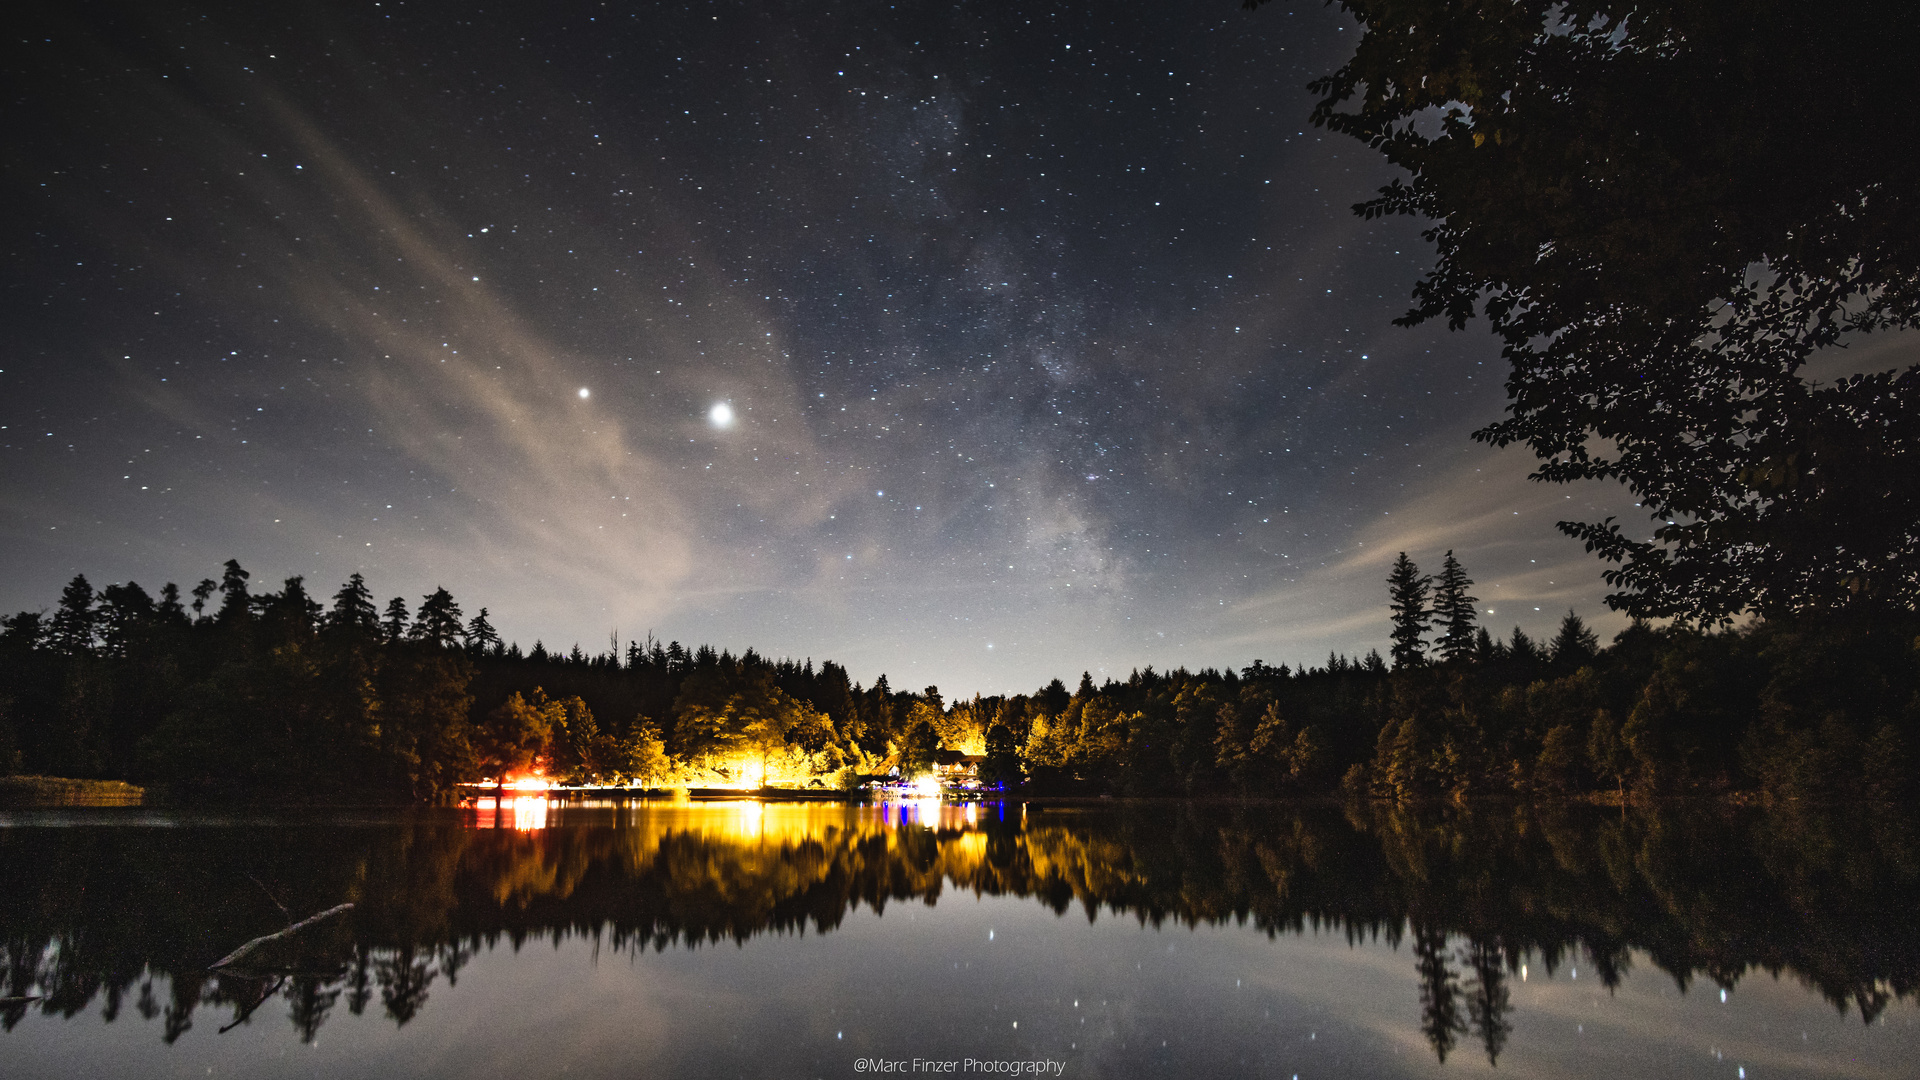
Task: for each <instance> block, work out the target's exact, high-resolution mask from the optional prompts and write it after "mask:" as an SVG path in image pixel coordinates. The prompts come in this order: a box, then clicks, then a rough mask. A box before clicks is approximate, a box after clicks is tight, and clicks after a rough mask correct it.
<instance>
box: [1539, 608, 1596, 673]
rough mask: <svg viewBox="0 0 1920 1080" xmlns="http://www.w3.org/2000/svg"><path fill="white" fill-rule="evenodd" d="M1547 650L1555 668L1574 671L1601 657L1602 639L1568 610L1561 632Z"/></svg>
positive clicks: (1561, 624)
mask: <svg viewBox="0 0 1920 1080" xmlns="http://www.w3.org/2000/svg"><path fill="white" fill-rule="evenodd" d="M1547 649H1548V654H1549V655H1550V656H1552V657H1553V663H1554V666H1555V667H1562V668H1567V669H1569V670H1572V669H1575V668H1578V667H1581V666H1582V665H1584V664H1587V663H1589V662H1590V661H1592V660H1593V658H1594V657H1596V656H1598V655H1600V638H1599V637H1598V636H1597V635H1595V634H1594V632H1593V631H1591V630H1589V629H1587V624H1586V623H1585V622H1583V621H1582V620H1581V618H1580V616H1578V615H1575V614H1574V613H1573V609H1572V608H1568V609H1567V617H1566V618H1564V619H1561V620H1560V632H1559V633H1557V634H1555V635H1554V636H1553V642H1552V644H1550V645H1548V646H1547Z"/></svg>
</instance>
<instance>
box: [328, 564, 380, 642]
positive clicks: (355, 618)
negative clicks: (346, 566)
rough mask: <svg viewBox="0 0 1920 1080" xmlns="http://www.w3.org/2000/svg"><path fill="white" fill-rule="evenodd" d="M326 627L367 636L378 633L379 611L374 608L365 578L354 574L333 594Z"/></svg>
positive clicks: (371, 593)
mask: <svg viewBox="0 0 1920 1080" xmlns="http://www.w3.org/2000/svg"><path fill="white" fill-rule="evenodd" d="M327 625H328V626H329V627H332V628H334V629H339V630H347V629H352V630H358V631H360V632H362V633H365V634H368V635H373V634H377V633H379V631H380V609H379V608H377V607H375V606H374V603H373V592H372V590H370V589H368V588H367V579H366V578H363V577H361V576H360V575H359V574H354V575H352V576H351V577H348V578H347V583H346V584H345V585H342V586H340V591H339V592H337V593H334V594H333V612H332V613H331V614H330V615H328V616H327Z"/></svg>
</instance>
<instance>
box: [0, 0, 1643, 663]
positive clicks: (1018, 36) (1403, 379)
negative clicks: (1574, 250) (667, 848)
mask: <svg viewBox="0 0 1920 1080" xmlns="http://www.w3.org/2000/svg"><path fill="white" fill-rule="evenodd" d="M1066 7H1068V6H1066V5H1055V6H1041V5H1034V6H1031V7H1025V8H1023V7H1021V6H1018V5H1015V4H1008V3H999V2H992V3H977V4H959V5H905V4H903V5H899V6H898V7H897V8H896V7H895V6H889V5H870V4H853V3H833V4H826V3H821V4H800V3H788V4H751V5H749V4H691V5H684V6H681V5H674V6H667V5H660V6H654V5H626V6H621V5H610V4H562V3H542V4H514V5H509V6H504V7H495V6H485V5H473V6H469V5H465V4H461V5H447V6H444V7H436V6H431V5H424V4H419V3H397V2H393V0H383V2H381V3H373V2H371V0H365V2H356V3H339V4H325V5H313V4H301V3H271V4H267V3H258V2H247V3H240V4H234V5H231V6H226V7H222V6H219V5H213V4H201V5H194V6H192V7H175V6H171V5H168V4H164V3H139V4H126V5H107V4H65V5H60V12H61V14H53V13H44V12H43V13H40V14H37V15H33V16H31V17H29V18H27V19H26V20H25V21H21V20H18V19H16V20H15V21H13V22H12V23H11V24H10V28H9V29H10V32H11V35H12V36H13V38H14V41H13V43H12V44H11V45H10V46H9V51H10V53H11V56H10V57H9V58H8V60H7V61H6V63H5V64H4V65H0V68H3V70H4V73H3V74H0V78H4V80H5V87H6V96H5V103H6V104H5V109H6V129H7V135H6V138H5V139H4V141H0V154H4V182H5V203H4V210H0V213H3V214H4V221H5V233H4V251H5V253H6V258H7V261H6V269H5V282H4V284H5V291H4V294H3V295H4V301H3V302H4V305H5V306H4V312H3V321H0V326H3V327H4V330H5V349H4V354H3V356H0V562H3V563H4V566H5V568H6V572H5V573H4V575H0V608H3V609H4V610H6V611H9V612H11V611H16V610H21V609H37V608H46V607H49V606H50V605H52V604H53V603H54V602H55V601H56V600H57V598H58V596H59V590H60V587H61V585H62V584H63V583H64V582H65V581H66V580H67V579H68V578H70V577H72V576H73V575H74V574H75V573H85V574H86V575H87V576H88V577H89V578H90V579H91V580H92V581H93V582H94V584H95V585H96V586H99V585H104V584H106V583H108V582H113V581H124V580H128V579H133V580H137V581H139V582H140V583H141V584H143V585H145V586H147V587H148V588H149V589H150V590H153V591H157V590H158V587H159V586H160V585H161V584H162V583H163V582H165V581H168V580H173V581H178V582H180V583H181V585H182V587H183V588H185V587H188V586H190V585H191V584H192V583H193V582H195V581H197V580H199V579H200V578H202V577H209V576H211V577H218V576H219V566H220V564H221V562H222V561H224V560H226V559H228V558H237V559H239V560H240V562H241V563H242V564H243V565H245V566H246V568H247V569H249V570H250V571H252V572H253V583H254V585H255V587H256V588H257V589H262V590H264V589H271V588H275V587H277V586H278V583H279V581H280V580H281V579H282V578H284V577H286V576H287V575H290V574H304V575H306V577H307V581H308V583H309V587H310V588H311V589H312V591H314V592H315V593H316V594H319V595H320V596H321V597H322V598H325V597H327V596H330V595H331V594H332V593H333V592H334V590H335V589H336V588H337V587H338V584H339V582H340V581H342V580H344V579H345V577H346V576H347V575H348V574H349V573H352V572H354V571H360V572H362V573H364V574H365V575H366V576H367V579H368V581H369V584H370V585H371V586H372V588H373V589H374V591H375V593H376V594H377V595H378V596H379V597H380V598H382V600H383V601H384V599H385V598H386V597H390V596H393V595H396V594H400V595H405V596H406V597H408V599H409V601H410V602H412V603H415V604H417V603H418V601H419V599H420V596H421V595H422V594H423V593H425V592H427V591H429V590H431V589H432V588H433V587H434V586H436V585H444V586H446V587H447V588H448V589H450V590H451V591H452V592H453V594H454V596H455V597H456V598H457V599H458V600H459V601H460V602H461V604H462V605H463V606H464V608H465V610H466V612H467V614H468V615H472V614H473V613H474V612H475V611H477V610H478V609H479V608H480V607H481V606H482V605H484V606H486V607H487V608H488V609H489V613H490V616H491V618H492V619H493V621H494V623H495V625H496V626H498V627H499V629H500V632H501V633H502V634H503V636H505V637H507V638H508V639H509V640H518V641H519V642H520V643H521V644H522V646H523V647H527V646H531V645H532V643H533V641H534V640H535V639H536V638H539V639H543V640H544V641H545V642H546V644H547V645H548V647H549V648H552V647H555V646H559V647H562V648H565V647H569V646H571V645H572V644H574V643H575V642H579V643H581V644H582V646H583V647H584V648H586V649H587V650H588V651H595V650H599V649H604V648H605V647H606V645H607V642H608V639H609V634H611V633H614V632H618V633H619V635H620V637H621V640H622V642H623V643H624V641H626V640H627V639H629V638H631V637H633V636H637V635H642V634H645V633H646V632H647V631H649V630H651V631H653V632H654V633H655V634H657V635H659V636H660V637H661V638H663V639H678V640H680V641H683V642H688V643H693V642H712V643H714V644H716V645H724V646H729V647H732V648H733V649H735V650H736V651H738V650H739V649H741V648H743V647H745V646H749V645H751V646H754V647H756V648H758V649H759V650H760V651H761V652H763V653H766V654H770V655H775V656H794V657H813V658H815V659H816V660H817V659H820V658H832V659H836V660H839V661H841V662H843V663H846V664H847V665H848V667H849V668H850V670H851V672H852V674H853V676H854V677H855V678H856V679H860V680H864V681H871V680H872V678H873V677H874V676H876V675H878V674H880V673H881V672H883V671H884V672H886V673H887V674H888V676H889V678H890V680H891V681H892V682H893V684H894V685H895V686H896V687H909V688H914V689H917V688H919V687H921V686H924V685H926V684H928V683H938V684H939V685H940V686H941V687H942V688H943V690H945V691H946V692H947V693H948V694H949V696H952V695H956V694H971V693H973V692H975V691H980V692H987V693H993V692H1020V691H1031V690H1032V689H1033V688H1035V687H1036V686H1038V685H1040V684H1041V683H1043V682H1044V681H1046V680H1047V679H1049V678H1052V677H1054V676H1056V675H1057V676H1061V677H1063V678H1066V679H1067V680H1068V681H1069V683H1071V682H1072V681H1073V679H1074V678H1075V677H1077V675H1078V673H1079V672H1080V671H1081V670H1083V669H1089V670H1091V671H1092V672H1093V673H1094V674H1095V676H1096V678H1099V677H1102V676H1103V675H1112V676H1118V677H1123V678H1124V677H1125V675H1126V673H1127V672H1128V670H1129V669H1131V668H1134V667H1136V666H1142V665H1147V664H1152V665H1155V666H1156V667H1162V668H1165V667H1172V666H1177V665H1185V666H1188V667H1191V668H1198V667H1204V666H1227V665H1232V666H1235V667H1238V666H1241V665H1244V664H1246V663H1249V662H1250V661H1252V660H1253V659H1254V658H1256V657H1259V658H1263V659H1265V660H1267V661H1268V662H1270V663H1275V664H1278V663H1281V662H1289V663H1295V664H1298V663H1300V662H1302V661H1311V662H1323V661H1324V658H1325V656H1326V654H1327V652H1328V651H1329V650H1330V649H1337V650H1340V651H1341V652H1343V653H1350V652H1364V651H1365V650H1366V649H1368V648H1372V647H1379V648H1380V649H1381V650H1382V652H1384V651H1385V644H1386V632H1387V611H1386V598H1385V587H1384V584H1383V580H1384V578H1385V576H1386V572H1387V567H1388V564H1389V562H1390V561H1391V560H1392V558H1393V556H1394V554H1395V553H1396V552H1398V551H1400V550H1402V549H1405V550H1407V551H1408V552H1409V554H1411V555H1412V556H1413V558H1414V559H1415V560H1416V561H1418V562H1419V563H1420V564H1421V566H1422V567H1423V568H1424V569H1428V570H1433V569H1437V568H1438V565H1439V562H1440V557H1441V555H1442V553H1443V552H1444V551H1445V550H1446V549H1447V548H1449V547H1451V548H1453V549H1455V550H1456V552H1457V553H1458V554H1459V556H1460V557H1461V558H1462V560H1463V561H1464V562H1465V563H1466V566H1467V569H1468V571H1469V573H1470V574H1471V575H1472V576H1473V577H1474V578H1475V580H1476V581H1477V582H1478V585H1477V587H1476V588H1475V589H1474V590H1473V591H1474V592H1475V593H1476V594H1477V595H1478V596H1480V597H1481V604H1480V608H1481V610H1482V611H1483V612H1485V611H1487V610H1489V609H1491V611H1492V613H1491V614H1487V615H1484V616H1483V618H1484V619H1485V620H1486V621H1487V622H1488V623H1490V624H1491V625H1493V626H1494V627H1495V628H1496V630H1499V631H1506V630H1509V629H1510V628H1511V627H1512V626H1513V625H1514V624H1515V623H1518V624H1520V625H1522V626H1524V627H1525V628H1526V629H1527V630H1528V631H1529V632H1530V633H1533V634H1535V635H1536V636H1538V635H1543V634H1550V633H1551V631H1552V629H1553V627H1554V625H1555V623H1556V622H1557V621H1558V619H1559V617H1560V616H1561V615H1562V614H1563V613H1564V612H1565V611H1566V610H1567V608H1568V607H1569V606H1573V607H1577V608H1578V609H1579V610H1580V612H1581V613H1582V614H1583V615H1585V616H1587V617H1588V618H1589V620H1590V621H1592V622H1593V623H1594V624H1595V625H1596V626H1597V627H1598V628H1599V629H1601V630H1602V631H1603V632H1607V633H1610V632H1611V630H1613V629H1614V628H1616V627H1617V626H1618V625H1620V622H1619V619H1618V618H1617V617H1616V616H1611V615H1608V614H1606V613H1605V611H1604V609H1603V608H1602V606H1601V603H1600V600H1599V598H1600V597H1601V596H1602V595H1603V594H1604V592H1605V591H1606V589H1605V586H1604V584H1603V583H1602V582H1601V580H1600V570H1601V569H1602V567H1601V566H1600V564H1599V563H1597V562H1596V561H1594V560H1593V559H1592V558H1591V557H1590V556H1588V555H1586V554H1585V553H1584V552H1582V551H1581V550H1580V548H1579V546H1578V545H1577V544H1575V543H1574V542H1573V541H1571V540H1568V539H1566V538H1565V537H1563V536H1561V535H1560V534H1559V533H1557V532H1555V531H1554V529H1553V523H1554V522H1555V521H1556V520H1558V519H1560V518H1563V517H1578V518H1590V519H1597V518H1599V517H1604V516H1606V515H1607V514H1610V513H1622V514H1623V519H1634V516H1635V515H1636V511H1634V510H1633V509H1632V506H1631V499H1630V498H1629V497H1627V496H1626V495H1625V494H1624V492H1623V491H1621V490H1620V489H1617V488H1606V487H1597V488H1562V487H1552V486H1546V485H1540V484H1534V483H1530V482H1528V481H1527V480H1526V479H1525V476H1526V474H1527V472H1528V471H1529V469H1530V467H1531V459H1530V458H1529V457H1527V456H1526V455H1525V453H1524V452H1523V451H1520V450H1517V449H1516V450H1508V451H1494V450H1492V449H1489V448H1487V447H1485V446H1482V445H1479V444H1476V443H1473V442H1471V441H1470V440H1469V439H1468V438H1467V433H1468V432H1470V431H1471V430H1473V429H1474V428H1475V427H1477V426H1479V425H1480V424H1483V423H1485V422H1487V421H1489V420H1491V419H1493V418H1495V417H1497V416H1498V415H1499V413H1500V409H1501V407H1502V404H1503V400H1504V399H1503V395H1502V393H1501V389H1500V382H1501V379H1502V377H1503V375H1504V367H1503V364H1502V362H1501V361H1500V359H1499V356H1498V352H1497V346H1496V343H1495V341H1494V339H1493V338H1492V337H1491V336H1490V335H1489V334H1488V333H1487V331H1486V329H1485V326H1484V324H1481V323H1476V324H1475V325H1473V326H1472V327H1470V328H1469V329H1468V330H1467V331H1465V332H1459V333H1449V332H1447V331H1446V330H1445V328H1444V327H1443V326H1437V325H1429V326H1421V327H1418V328H1415V329H1403V328H1398V327H1394V326H1392V325H1391V324H1390V320H1391V319H1393V318H1394V317H1396V316H1398V315H1399V314H1401V313H1402V312H1403V311H1404V310H1405V309H1406V307H1407V305H1408V294H1409V290H1410V288H1411V286H1412V284H1413V283H1414V281H1415V280H1417V278H1418V277H1419V275H1420V273H1421V272H1422V271H1423V270H1424V269H1425V268H1426V267H1427V266H1428V265H1429V264H1430V262H1431V259H1432V250H1431V247H1430V246H1429V245H1427V244H1426V243H1424V242H1423V241H1421V240H1420V238H1419V224H1418V223H1417V222H1414V221H1411V220H1407V219H1399V220H1394V221H1387V222H1363V221H1361V220H1360V219H1358V218H1356V217H1355V216H1353V214H1352V213H1351V211H1350V209H1349V207H1350V206H1351V204H1353V203H1354V202H1356V201H1358V200H1361V199H1364V198H1367V197H1369V196H1370V195H1371V194H1372V192H1373V190H1374V189H1375V188H1376V187H1377V186H1379V185H1380V184H1382V183H1384V182H1386V181H1387V180H1389V179H1391V176H1392V171H1391V170H1390V169H1389V168H1388V167H1387V166H1386V165H1385V164H1384V163H1383V162H1382V161H1381V160H1380V159H1379V157H1378V155H1376V154H1374V153H1373V152H1372V151H1369V150H1367V149H1366V148H1365V147H1363V146H1361V145H1360V144H1358V143H1355V142H1352V141H1351V140H1347V139H1344V138H1340V137H1337V136H1333V135H1329V134H1325V133H1322V132H1319V131H1317V130H1315V129H1314V128H1312V127H1310V126H1308V125H1307V123H1306V115H1307V112H1308V109H1309V108H1310V106H1311V102H1312V98H1311V97H1310V95H1308V94H1307V92H1306V90H1305V84H1306V83H1307V82H1308V81H1309V80H1311V79H1313V78H1314V77H1316V76H1319V75H1322V74H1325V73H1327V72H1330V71H1331V70H1333V69H1334V68H1335V67H1337V66H1338V65H1339V64H1340V63H1341V62H1342V61H1343V60H1344V59H1345V57H1346V56H1347V55H1348V54H1349V53H1350V51H1351V49H1352V46H1353V44H1354V42H1355V41H1356V40H1357V38H1358V27H1357V26H1356V25H1355V24H1353V23H1352V22H1351V21H1350V20H1349V19H1348V18H1347V17H1346V16H1344V15H1343V14H1342V13H1341V12H1339V11H1337V10H1329V9H1327V8H1324V7H1321V6H1320V5H1318V4H1303V5H1298V6H1296V7H1295V8H1293V9H1292V10H1289V9H1288V8H1287V6H1286V5H1285V4H1284V3H1274V4H1270V5H1269V6H1267V7H1265V8H1262V9H1260V10H1259V11H1257V12H1251V13H1249V12H1245V11H1242V10H1240V8H1239V4H1238V0H1211V2H1208V3H1198V4H1165V3H1131V2H1116V3H1103V4H1093V5H1083V6H1075V7H1073V8H1072V10H1065V8H1066ZM1623 511H1624V513H1623Z"/></svg>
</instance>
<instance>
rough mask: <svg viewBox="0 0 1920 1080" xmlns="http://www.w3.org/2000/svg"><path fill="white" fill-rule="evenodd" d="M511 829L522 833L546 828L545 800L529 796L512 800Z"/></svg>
mask: <svg viewBox="0 0 1920 1080" xmlns="http://www.w3.org/2000/svg"><path fill="white" fill-rule="evenodd" d="M513 827H514V828H515V829H519V830H522V831H530V830H533V829H544V828H546V827H547V800H546V799H544V798H535V797H534V796H531V795H521V796H517V797H516V798H515V799H514V800H513Z"/></svg>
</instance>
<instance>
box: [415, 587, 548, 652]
mask: <svg viewBox="0 0 1920 1080" xmlns="http://www.w3.org/2000/svg"><path fill="white" fill-rule="evenodd" d="M460 614H461V612H460V605H459V604H456V603H454V600H453V594H452V593H450V592H448V591H447V590H446V589H445V588H437V589H435V590H433V592H431V593H429V594H428V595H426V596H425V597H422V598H421V601H420V610H419V611H418V612H416V613H415V614H414V617H413V635H412V636H413V638H414V639H415V640H417V641H424V642H427V643H429V644H432V645H438V646H440V647H441V648H443V649H444V648H447V647H448V646H450V645H452V644H453V643H454V642H455V641H457V640H458V639H459V637H460V634H461V629H462V628H461V626H460ZM573 651H574V653H575V655H576V656H577V655H578V654H579V652H580V646H578V645H575V646H574V647H573Z"/></svg>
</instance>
